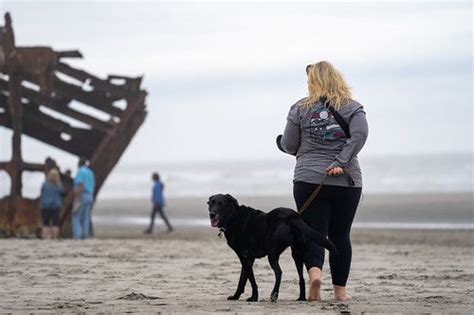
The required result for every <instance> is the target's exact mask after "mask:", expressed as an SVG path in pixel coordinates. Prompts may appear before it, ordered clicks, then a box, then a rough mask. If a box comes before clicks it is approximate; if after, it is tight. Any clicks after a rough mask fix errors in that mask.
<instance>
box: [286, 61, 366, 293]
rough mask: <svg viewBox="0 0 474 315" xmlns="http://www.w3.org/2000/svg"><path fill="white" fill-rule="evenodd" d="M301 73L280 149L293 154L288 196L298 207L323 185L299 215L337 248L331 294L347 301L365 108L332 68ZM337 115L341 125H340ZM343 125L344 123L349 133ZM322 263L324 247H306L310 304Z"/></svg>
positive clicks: (331, 257)
mask: <svg viewBox="0 0 474 315" xmlns="http://www.w3.org/2000/svg"><path fill="white" fill-rule="evenodd" d="M306 74H307V77H308V96H307V97H305V98H303V99H301V100H299V101H298V102H296V104H294V105H293V106H291V109H290V112H289V114H288V117H287V122H286V127H285V131H284V133H283V137H282V138H281V148H282V150H284V151H285V152H287V153H289V154H293V155H296V166H295V173H294V178H293V195H294V198H295V202H296V206H297V208H298V209H301V208H302V207H303V205H304V204H305V202H306V201H307V200H308V198H309V197H310V195H311V194H312V193H313V191H315V189H316V188H317V187H318V186H319V185H322V187H321V190H320V191H319V194H318V195H317V197H316V198H315V199H314V200H313V201H312V202H311V203H310V205H309V206H308V207H307V208H306V209H305V210H304V212H303V213H302V217H303V220H304V221H305V222H306V223H307V224H308V225H309V226H310V227H312V228H313V229H315V230H317V231H318V232H320V233H322V234H324V235H327V236H328V238H329V239H330V240H331V241H332V242H333V243H334V245H335V246H336V248H337V253H330V254H329V265H330V266H331V276H332V284H333V289H334V296H335V298H336V299H337V300H339V301H346V300H349V299H351V297H350V296H349V295H348V294H347V293H346V282H347V279H348V277H349V271H350V266H351V259H352V247H351V239H350V231H351V226H352V222H353V220H354V216H355V213H356V210H357V207H358V205H359V199H360V196H361V191H362V173H361V169H360V166H359V162H358V160H357V154H358V153H359V152H360V150H361V149H362V147H363V146H364V144H365V141H366V139H367V135H368V125H367V120H366V117H365V111H364V108H363V107H362V105H361V104H359V103H358V102H356V101H354V100H353V99H352V96H351V92H350V90H349V88H348V86H347V84H346V82H345V81H344V79H343V77H342V75H341V74H340V73H339V72H338V71H337V70H336V68H334V66H333V65H332V64H330V63H329V62H326V61H321V62H318V63H315V64H312V65H308V66H307V67H306ZM337 114H339V116H340V117H342V119H343V121H345V123H346V124H340V123H339V122H341V120H340V119H339V118H336V117H337V116H336V115H337ZM338 119H339V122H338V121H337V120H338ZM343 125H345V126H347V125H348V127H349V128H348V129H349V130H348V131H349V134H346V131H345V130H344V129H346V128H342V126H343ZM349 175H350V176H349ZM323 263H324V248H322V247H321V246H319V245H317V244H316V243H310V244H309V245H308V246H307V248H306V249H305V265H306V268H307V270H308V273H309V277H310V290H309V295H308V300H309V301H318V300H320V299H321V296H320V287H321V273H322V267H323Z"/></svg>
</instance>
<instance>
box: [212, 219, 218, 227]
mask: <svg viewBox="0 0 474 315" xmlns="http://www.w3.org/2000/svg"><path fill="white" fill-rule="evenodd" d="M217 223H219V220H216V219H211V226H212V227H217Z"/></svg>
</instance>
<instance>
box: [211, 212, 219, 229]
mask: <svg viewBox="0 0 474 315" xmlns="http://www.w3.org/2000/svg"><path fill="white" fill-rule="evenodd" d="M209 218H210V219H211V226H212V227H217V225H218V224H219V218H218V216H217V214H215V213H212V212H210V213H209Z"/></svg>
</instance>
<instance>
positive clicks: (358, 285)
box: [0, 194, 474, 314]
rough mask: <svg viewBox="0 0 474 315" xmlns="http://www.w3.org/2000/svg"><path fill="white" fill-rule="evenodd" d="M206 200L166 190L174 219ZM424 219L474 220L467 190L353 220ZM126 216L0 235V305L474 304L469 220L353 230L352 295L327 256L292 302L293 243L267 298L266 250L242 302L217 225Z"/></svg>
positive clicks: (415, 307)
mask: <svg viewBox="0 0 474 315" xmlns="http://www.w3.org/2000/svg"><path fill="white" fill-rule="evenodd" d="M239 200H240V201H241V203H245V204H248V205H252V206H254V207H255V208H260V209H263V210H266V211H268V210H269V209H272V208H274V207H277V206H290V207H292V206H293V205H292V200H291V197H290V196H288V197H283V196H282V197H251V198H250V197H245V196H244V197H239ZM205 202H206V198H178V199H173V198H170V199H168V208H167V210H168V213H169V216H170V218H171V222H173V220H178V219H180V218H181V219H182V218H187V219H189V218H191V219H193V218H194V219H196V220H201V219H206V218H207V210H206V206H205ZM94 215H95V216H102V217H104V218H105V222H107V220H110V222H112V220H113V219H116V218H128V217H129V216H137V217H141V218H147V217H148V215H149V201H148V200H101V201H99V202H98V203H97V204H96V208H95V209H94ZM427 219H429V220H430V222H435V223H436V222H450V223H453V224H462V223H468V224H472V194H452V195H451V194H449V195H435V194H431V195H430V194H428V195H401V196H394V195H391V196H366V197H365V200H364V201H363V203H362V206H361V208H360V209H359V211H358V214H357V219H356V220H357V221H358V222H379V221H381V222H394V221H397V222H402V223H403V222H425V221H426V220H427ZM103 222H104V221H103ZM124 222H125V224H120V225H114V224H104V223H101V224H99V222H98V223H97V224H96V225H95V231H96V238H95V239H93V240H87V241H78V242H75V241H72V240H60V241H41V240H19V239H8V240H0V283H1V285H0V311H1V312H58V313H59V312H60V313H64V312H140V313H149V312H165V313H169V312H193V313H197V312H201V313H208V312H219V313H225V312H232V313H240V312H281V313H287V314H288V313H314V312H331V313H341V312H352V313H363V312H397V313H408V312H410V313H413V312H461V313H472V310H473V307H474V306H473V303H474V298H473V296H474V285H473V284H474V282H473V280H474V256H473V254H474V252H473V245H474V234H473V233H474V230H472V229H463V230H457V229H436V230H431V229H408V228H404V229H388V228H378V229H362V228H355V229H354V230H353V233H352V239H353V264H352V271H351V276H350V279H349V282H348V291H349V293H350V294H352V296H353V298H354V299H353V301H351V302H348V303H337V302H336V301H334V300H332V292H331V291H332V289H331V279H330V273H329V266H328V264H327V262H326V265H325V269H324V278H323V289H322V298H323V301H322V302H319V303H307V302H296V301H295V300H296V297H297V296H298V280H297V273H296V270H295V267H294V264H293V261H292V259H291V256H290V253H289V251H287V252H285V253H284V254H283V255H282V257H281V260H280V264H281V267H282V270H283V280H282V285H281V290H280V299H279V301H278V302H277V303H271V302H270V301H269V296H270V292H271V289H272V286H273V283H274V275H273V272H272V270H271V268H270V266H269V265H268V262H267V260H266V259H261V260H258V261H257V262H256V264H255V267H254V271H255V274H256V280H257V283H258V285H259V293H260V302H258V303H248V302H246V301H245V298H247V297H248V296H249V292H250V287H247V290H246V293H244V295H243V296H242V300H241V301H227V300H226V298H227V296H229V295H231V294H232V293H233V292H234V291H235V288H236V285H237V281H238V278H239V273H240V264H239V262H238V258H237V257H236V255H235V254H234V253H233V251H232V250H231V249H230V248H228V246H227V245H226V242H225V239H224V238H222V239H220V238H218V237H217V231H216V230H215V229H211V228H210V227H206V226H180V225H177V226H176V231H175V232H173V233H170V234H167V233H165V232H164V231H165V228H164V226H163V225H162V223H161V220H160V219H159V218H157V227H156V231H155V233H153V234H152V235H144V234H143V230H144V228H145V227H146V222H147V221H146V220H145V221H143V222H142V223H139V224H137V223H133V222H127V221H126V220H125V221H124ZM140 222H141V221H140ZM175 222H176V221H175ZM305 277H306V275H305ZM306 278H307V277H306Z"/></svg>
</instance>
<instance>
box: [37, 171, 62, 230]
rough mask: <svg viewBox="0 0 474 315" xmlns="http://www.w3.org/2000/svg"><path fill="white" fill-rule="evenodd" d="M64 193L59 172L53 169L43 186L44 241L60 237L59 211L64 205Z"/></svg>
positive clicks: (42, 215) (41, 198)
mask: <svg viewBox="0 0 474 315" xmlns="http://www.w3.org/2000/svg"><path fill="white" fill-rule="evenodd" d="M63 192H64V188H63V185H62V183H61V179H60V177H59V172H58V170H57V169H56V168H53V169H51V170H50V171H49V172H48V173H47V174H46V180H45V182H44V183H43V185H42V186H41V195H40V203H41V217H42V219H43V228H42V229H41V238H42V239H49V238H53V239H56V238H58V237H59V211H60V209H61V205H62V194H63Z"/></svg>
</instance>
